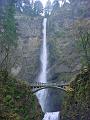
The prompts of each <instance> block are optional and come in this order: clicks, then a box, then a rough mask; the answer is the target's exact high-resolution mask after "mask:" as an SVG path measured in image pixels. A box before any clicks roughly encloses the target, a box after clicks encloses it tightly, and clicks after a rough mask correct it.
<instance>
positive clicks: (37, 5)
mask: <svg viewBox="0 0 90 120" xmlns="http://www.w3.org/2000/svg"><path fill="white" fill-rule="evenodd" d="M34 12H35V15H40V14H41V13H43V5H42V3H41V1H35V3H34Z"/></svg>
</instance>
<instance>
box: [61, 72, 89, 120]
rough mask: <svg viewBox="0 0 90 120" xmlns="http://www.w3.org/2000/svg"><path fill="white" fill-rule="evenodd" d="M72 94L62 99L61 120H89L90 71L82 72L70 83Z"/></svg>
mask: <svg viewBox="0 0 90 120" xmlns="http://www.w3.org/2000/svg"><path fill="white" fill-rule="evenodd" d="M71 87H73V89H74V92H72V93H69V95H67V96H66V97H65V99H64V104H63V107H62V112H61V116H62V119H61V120H68V119H69V120H89V118H90V115H89V112H90V108H89V104H90V94H89V91H90V70H87V71H86V70H83V71H82V72H81V73H80V74H78V75H77V76H76V78H75V79H74V80H73V81H72V82H71Z"/></svg>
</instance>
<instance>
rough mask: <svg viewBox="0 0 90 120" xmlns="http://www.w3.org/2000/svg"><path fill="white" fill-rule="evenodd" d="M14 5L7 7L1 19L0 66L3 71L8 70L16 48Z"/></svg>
mask: <svg viewBox="0 0 90 120" xmlns="http://www.w3.org/2000/svg"><path fill="white" fill-rule="evenodd" d="M14 12H15V8H14V4H13V3H12V4H11V5H10V6H7V7H6V9H5V13H4V18H3V19H2V30H3V31H2V32H1V34H0V56H1V57H2V58H1V61H0V66H1V67H2V68H3V69H7V70H8V69H10V67H11V66H10V64H14V63H11V58H12V54H11V52H12V51H14V50H15V48H16V46H17V34H16V23H15V18H14Z"/></svg>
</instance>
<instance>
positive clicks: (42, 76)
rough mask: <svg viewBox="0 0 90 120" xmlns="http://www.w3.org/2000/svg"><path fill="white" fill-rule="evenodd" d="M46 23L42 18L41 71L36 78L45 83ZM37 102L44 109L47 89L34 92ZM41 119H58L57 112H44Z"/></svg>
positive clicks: (46, 61)
mask: <svg viewBox="0 0 90 120" xmlns="http://www.w3.org/2000/svg"><path fill="white" fill-rule="evenodd" d="M46 23H47V18H44V20H43V45H42V50H41V55H40V61H41V72H40V75H39V78H38V81H39V82H42V83H47V65H48V60H47V44H46V43H47V41H46ZM36 95H37V97H38V99H39V103H40V105H41V107H42V110H43V112H44V111H45V107H46V101H47V95H48V91H47V90H46V89H44V90H41V91H38V92H37V93H36ZM43 120H59V112H50V113H46V114H45V116H44V118H43Z"/></svg>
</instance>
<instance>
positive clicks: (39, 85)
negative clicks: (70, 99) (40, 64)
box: [30, 82, 74, 93]
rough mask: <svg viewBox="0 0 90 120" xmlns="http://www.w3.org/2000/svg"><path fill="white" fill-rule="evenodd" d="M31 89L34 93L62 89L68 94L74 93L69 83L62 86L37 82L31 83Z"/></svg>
mask: <svg viewBox="0 0 90 120" xmlns="http://www.w3.org/2000/svg"><path fill="white" fill-rule="evenodd" d="M30 87H31V89H32V92H33V93H35V92H38V91H39V90H42V89H47V88H54V89H60V90H64V91H66V92H70V91H74V90H73V88H71V87H70V84H69V83H64V84H60V83H40V82H35V83H30Z"/></svg>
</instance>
